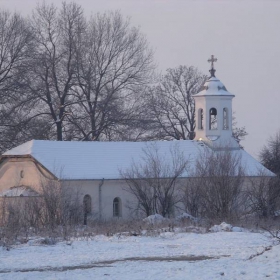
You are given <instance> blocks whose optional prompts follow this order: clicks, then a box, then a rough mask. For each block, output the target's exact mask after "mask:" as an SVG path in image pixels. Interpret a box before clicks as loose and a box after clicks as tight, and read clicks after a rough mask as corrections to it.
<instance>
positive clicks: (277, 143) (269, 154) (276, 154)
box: [259, 131, 280, 175]
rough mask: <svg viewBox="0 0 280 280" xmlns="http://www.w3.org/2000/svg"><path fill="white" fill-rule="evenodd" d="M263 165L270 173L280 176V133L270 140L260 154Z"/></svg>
mask: <svg viewBox="0 0 280 280" xmlns="http://www.w3.org/2000/svg"><path fill="white" fill-rule="evenodd" d="M259 157H260V160H261V163H262V164H263V165H264V166H265V167H266V168H268V169H269V170H270V171H272V172H274V173H275V174H277V175H280V131H279V132H277V133H276V134H275V136H273V137H270V138H269V139H268V142H267V144H266V145H265V146H264V147H263V148H262V150H261V152H260V155H259Z"/></svg>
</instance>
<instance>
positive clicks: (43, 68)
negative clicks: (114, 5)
mask: <svg viewBox="0 0 280 280" xmlns="http://www.w3.org/2000/svg"><path fill="white" fill-rule="evenodd" d="M205 80H206V75H204V74H202V73H201V72H200V71H199V70H198V69H196V68H195V67H193V66H190V67H188V66H179V67H177V68H173V69H168V70H167V71H166V73H165V74H163V75H159V74H157V72H156V67H155V62H154V59H153V50H152V49H151V47H150V45H149V43H148V42H147V39H146V38H145V36H144V35H143V34H142V33H141V31H140V29H139V28H135V27H133V26H132V25H131V23H130V21H129V19H126V18H124V17H123V16H122V15H121V14H120V12H106V13H103V14H98V13H97V14H95V15H93V16H91V17H90V18H87V17H86V16H85V15H84V11H83V9H82V7H81V6H80V5H78V4H76V3H74V2H73V3H65V2H64V3H62V4H61V6H60V7H59V8H58V7H56V6H55V5H53V4H46V3H41V4H38V5H37V7H36V9H34V10H33V12H32V15H30V16H29V17H27V18H25V17H23V16H21V15H20V14H17V13H10V12H9V11H4V10H0V135H1V136H0V151H1V152H3V151H5V150H7V149H9V148H12V147H14V146H16V145H19V144H21V143H23V142H25V141H28V140H30V139H46V140H59V141H61V140H80V141H120V140H124V141H127V140H130V141H143V140H158V139H165V140H172V139H193V138H194V129H195V117H194V112H195V106H194V101H193V98H192V95H193V94H195V93H197V92H198V91H199V89H200V88H201V86H202V85H203V84H204V82H205ZM234 135H235V137H236V138H237V139H241V138H242V137H244V136H245V135H246V131H245V129H244V128H237V127H236V125H235V130H234Z"/></svg>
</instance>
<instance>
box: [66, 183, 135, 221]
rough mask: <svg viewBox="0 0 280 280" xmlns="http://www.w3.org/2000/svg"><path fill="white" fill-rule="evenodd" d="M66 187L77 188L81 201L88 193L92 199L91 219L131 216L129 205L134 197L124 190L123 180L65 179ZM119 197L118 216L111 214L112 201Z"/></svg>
mask: <svg viewBox="0 0 280 280" xmlns="http://www.w3.org/2000/svg"><path fill="white" fill-rule="evenodd" d="M64 185H65V186H66V187H71V188H73V190H77V191H78V194H79V195H80V197H81V202H82V200H83V198H84V196H85V195H90V197H91V201H92V209H91V211H92V214H91V217H92V218H93V219H104V220H110V219H113V218H122V219H129V218H132V213H131V209H129V205H130V204H131V203H133V202H135V198H134V197H133V196H132V195H131V194H130V193H128V192H127V191H126V190H125V186H126V183H125V181H123V180H102V179H100V180H76V181H65V182H64ZM115 198H119V199H120V202H121V203H120V217H114V216H113V201H114V199H115Z"/></svg>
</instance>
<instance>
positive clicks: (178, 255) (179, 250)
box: [0, 232, 280, 280]
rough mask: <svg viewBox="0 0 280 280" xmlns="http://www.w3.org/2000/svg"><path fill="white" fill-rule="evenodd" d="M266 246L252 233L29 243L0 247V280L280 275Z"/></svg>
mask: <svg viewBox="0 0 280 280" xmlns="http://www.w3.org/2000/svg"><path fill="white" fill-rule="evenodd" d="M271 245H273V240H272V239H270V238H269V237H268V236H265V235H264V234H261V233H252V232H212V233H204V234H198V233H182V232H181V233H180V232H178V233H174V232H165V233H161V234H160V235H159V236H157V237H149V236H123V235H115V236H113V237H106V236H103V235H99V236H96V237H94V238H92V239H90V240H75V241H73V242H72V243H69V242H68V243H67V242H60V243H57V244H56V245H53V246H47V245H36V243H35V242H29V243H28V244H25V245H18V246H16V247H15V248H12V249H11V250H10V251H7V250H5V249H4V248H0V279H11V280H17V279H34V280H35V279H36V280H37V279H122V280H132V279H133V280H134V279H135V280H136V279H141V280H143V279H144V280H147V279H153V280H156V279H160V280H162V279H172V280H173V279H207V280H208V279H254V280H256V279H267V278H269V279H280V269H279V268H280V246H278V245H276V246H275V244H274V246H272V248H271V249H269V247H270V246H271ZM268 249H269V250H268ZM262 252H264V253H263V254H260V253H262ZM258 254H259V255H258ZM254 256H255V257H254Z"/></svg>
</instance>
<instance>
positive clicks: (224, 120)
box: [223, 108, 229, 130]
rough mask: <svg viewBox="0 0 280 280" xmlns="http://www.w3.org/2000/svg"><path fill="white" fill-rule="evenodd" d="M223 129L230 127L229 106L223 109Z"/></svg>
mask: <svg viewBox="0 0 280 280" xmlns="http://www.w3.org/2000/svg"><path fill="white" fill-rule="evenodd" d="M223 129H224V130H227V129H229V126H228V108H224V109H223Z"/></svg>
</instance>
